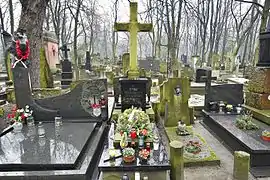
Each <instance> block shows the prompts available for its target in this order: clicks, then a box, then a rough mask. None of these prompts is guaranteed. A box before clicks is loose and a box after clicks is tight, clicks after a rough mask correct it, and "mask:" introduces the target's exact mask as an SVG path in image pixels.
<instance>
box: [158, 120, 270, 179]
mask: <svg viewBox="0 0 270 180" xmlns="http://www.w3.org/2000/svg"><path fill="white" fill-rule="evenodd" d="M194 128H195V131H196V132H198V133H199V134H200V135H201V136H202V137H203V138H204V139H205V140H206V141H207V144H208V145H209V146H210V147H211V148H212V149H213V150H214V151H215V153H216V154H217V156H218V157H219V158H220V161H221V163H220V166H204V167H186V168H185V170H184V176H185V180H232V179H233V178H232V172H233V155H232V153H231V152H230V151H229V150H228V148H227V147H226V146H225V145H224V143H223V142H221V141H219V140H218V139H217V138H215V136H214V135H213V134H211V133H210V132H209V131H210V130H208V129H206V128H205V127H204V126H203V125H202V124H201V123H200V121H196V123H195V125H194ZM164 133H165V132H163V133H162V134H163V135H162V136H163V138H162V139H163V141H166V138H165V134H164ZM166 143H168V142H166ZM249 180H270V178H258V179H256V178H254V177H253V176H252V175H251V174H250V176H249Z"/></svg>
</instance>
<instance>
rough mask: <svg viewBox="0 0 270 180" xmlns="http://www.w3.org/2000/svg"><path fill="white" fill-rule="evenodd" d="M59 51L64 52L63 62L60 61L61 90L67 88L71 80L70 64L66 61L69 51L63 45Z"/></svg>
mask: <svg viewBox="0 0 270 180" xmlns="http://www.w3.org/2000/svg"><path fill="white" fill-rule="evenodd" d="M60 50H62V51H63V52H64V61H61V65H62V74H61V77H62V79H61V87H62V89H66V88H69V85H70V84H71V82H72V78H73V73H72V64H71V62H70V61H69V60H68V51H70V49H69V48H68V47H67V45H66V44H65V45H63V46H62V47H61V48H60Z"/></svg>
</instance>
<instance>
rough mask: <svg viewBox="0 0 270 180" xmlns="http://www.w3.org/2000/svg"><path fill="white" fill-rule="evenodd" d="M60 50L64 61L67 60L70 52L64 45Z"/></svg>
mask: <svg viewBox="0 0 270 180" xmlns="http://www.w3.org/2000/svg"><path fill="white" fill-rule="evenodd" d="M60 50H61V51H63V52H64V58H65V59H64V60H68V51H70V49H69V48H68V47H67V45H66V44H64V45H63V46H62V47H60Z"/></svg>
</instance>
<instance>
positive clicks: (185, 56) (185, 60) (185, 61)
mask: <svg viewBox="0 0 270 180" xmlns="http://www.w3.org/2000/svg"><path fill="white" fill-rule="evenodd" d="M181 61H182V63H184V64H186V63H187V55H185V54H182V55H181Z"/></svg>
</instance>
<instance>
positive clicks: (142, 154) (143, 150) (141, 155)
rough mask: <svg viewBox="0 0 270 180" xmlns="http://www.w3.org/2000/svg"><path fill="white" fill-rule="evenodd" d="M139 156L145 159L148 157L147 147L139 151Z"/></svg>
mask: <svg viewBox="0 0 270 180" xmlns="http://www.w3.org/2000/svg"><path fill="white" fill-rule="evenodd" d="M139 156H140V158H141V159H143V160H147V159H148V157H149V156H150V152H149V151H148V150H147V149H142V150H141V151H140V152H139Z"/></svg>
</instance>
